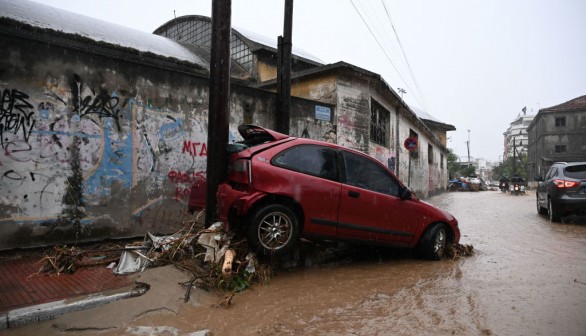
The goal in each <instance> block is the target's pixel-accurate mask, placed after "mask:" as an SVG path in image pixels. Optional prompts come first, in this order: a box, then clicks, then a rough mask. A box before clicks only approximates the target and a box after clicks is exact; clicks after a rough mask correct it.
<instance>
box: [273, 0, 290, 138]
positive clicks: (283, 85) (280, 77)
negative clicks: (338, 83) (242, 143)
mask: <svg viewBox="0 0 586 336" xmlns="http://www.w3.org/2000/svg"><path fill="white" fill-rule="evenodd" d="M292 35H293V0H285V18H284V23H283V36H279V39H278V43H279V45H278V50H277V118H276V121H277V131H278V132H280V133H283V134H289V124H290V119H291V52H292V51H291V49H292V48H293V43H292Z"/></svg>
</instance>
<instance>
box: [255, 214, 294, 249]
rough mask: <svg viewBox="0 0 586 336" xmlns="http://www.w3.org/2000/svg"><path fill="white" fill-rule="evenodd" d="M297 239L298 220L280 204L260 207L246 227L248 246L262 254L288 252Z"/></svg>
mask: <svg viewBox="0 0 586 336" xmlns="http://www.w3.org/2000/svg"><path fill="white" fill-rule="evenodd" d="M298 239H299V220H298V219H297V216H296V215H295V213H294V212H293V211H292V210H291V209H290V208H288V207H286V206H284V205H281V204H270V205H267V206H264V207H262V208H260V209H259V210H258V211H256V212H255V214H254V215H253V217H252V220H251V221H250V225H249V227H248V242H249V244H250V247H251V248H252V249H253V250H254V251H255V252H257V253H259V254H261V255H263V256H281V255H284V254H286V253H287V252H289V251H290V250H291V249H292V248H293V246H294V245H295V244H296V243H297V240H298Z"/></svg>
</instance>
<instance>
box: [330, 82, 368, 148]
mask: <svg viewBox="0 0 586 336" xmlns="http://www.w3.org/2000/svg"><path fill="white" fill-rule="evenodd" d="M336 93H337V99H338V101H337V104H338V108H337V115H336V116H337V120H336V122H337V129H338V144H340V145H342V146H344V147H348V148H352V149H356V150H359V151H362V152H365V153H368V152H369V143H370V140H369V135H368V134H369V132H370V94H369V91H368V79H367V78H364V79H361V78H356V77H355V76H347V75H343V74H340V75H339V76H338V80H337V83H336Z"/></svg>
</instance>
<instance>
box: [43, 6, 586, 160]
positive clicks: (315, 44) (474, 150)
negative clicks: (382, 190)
mask: <svg viewBox="0 0 586 336" xmlns="http://www.w3.org/2000/svg"><path fill="white" fill-rule="evenodd" d="M34 1H36V2H40V3H44V4H47V5H50V6H53V7H58V8H63V9H66V10H69V11H72V12H75V13H79V14H82V15H86V16H90V17H94V18H98V19H102V20H105V21H109V22H114V23H117V24H120V25H123V26H126V27H130V28H134V29H138V30H141V31H145V32H152V31H154V30H155V29H156V28H157V27H159V26H160V25H162V24H164V23H165V22H167V21H169V20H171V19H173V17H174V16H173V15H174V13H173V11H175V15H176V16H177V17H179V16H183V15H192V14H195V15H204V16H211V4H212V0H191V1H186V0H183V1H180V0H165V1H152V0H115V1H114V0H99V1H79V0H34ZM283 12H284V0H232V26H233V27H234V28H244V29H247V30H250V31H253V32H256V33H259V34H262V35H265V36H267V37H271V38H274V39H275V41H276V38H277V36H279V35H282V32H283ZM584 13H586V1H583V0H490V1H487V0H484V1H480V0H444V1H437V0H400V1H399V0H381V1H377V0H294V10H293V17H294V18H293V44H294V45H295V47H297V48H301V49H303V50H304V51H306V52H309V53H311V54H313V55H315V56H316V57H317V58H319V59H321V60H322V61H323V62H325V63H334V62H338V61H345V62H348V63H351V64H354V65H357V66H359V67H362V68H365V69H367V70H369V71H372V72H375V73H378V74H381V75H382V76H383V78H384V79H385V81H386V82H387V83H389V85H390V86H391V87H393V88H394V89H395V90H396V89H397V88H399V87H400V88H403V89H405V90H406V91H407V93H406V94H405V95H404V99H405V101H406V102H407V103H408V104H410V105H416V106H419V107H420V108H422V109H423V110H426V111H427V112H428V113H430V114H432V115H433V116H435V117H436V118H437V119H439V120H441V121H442V122H444V123H447V124H451V125H454V126H455V127H456V129H457V130H456V131H453V132H449V133H448V136H449V137H450V139H449V140H448V147H449V148H452V149H453V150H454V152H455V153H456V154H458V155H461V156H466V155H467V146H466V142H467V141H468V137H469V138H470V155H471V156H472V157H474V158H484V159H487V160H498V159H499V156H500V155H502V153H503V132H505V131H506V129H507V128H508V127H509V124H510V123H511V122H512V121H513V120H514V119H515V118H516V117H517V116H518V114H519V113H521V109H522V108H523V107H524V106H526V107H527V113H532V114H535V113H537V111H538V110H539V109H540V108H546V107H549V106H553V105H557V104H561V103H563V102H566V101H568V100H570V99H573V98H576V97H579V96H582V95H586V20H585V19H584ZM365 21H366V23H367V24H368V27H367V25H366V24H365ZM395 32H396V35H395ZM397 36H398V39H397ZM405 56H406V57H405ZM405 59H406V60H407V62H406V61H405ZM468 130H470V132H468Z"/></svg>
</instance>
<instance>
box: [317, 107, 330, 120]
mask: <svg viewBox="0 0 586 336" xmlns="http://www.w3.org/2000/svg"><path fill="white" fill-rule="evenodd" d="M315 119H317V120H325V121H331V120H332V109H331V108H329V107H325V106H318V105H316V106H315Z"/></svg>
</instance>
